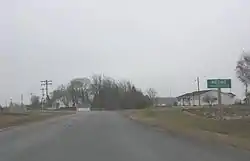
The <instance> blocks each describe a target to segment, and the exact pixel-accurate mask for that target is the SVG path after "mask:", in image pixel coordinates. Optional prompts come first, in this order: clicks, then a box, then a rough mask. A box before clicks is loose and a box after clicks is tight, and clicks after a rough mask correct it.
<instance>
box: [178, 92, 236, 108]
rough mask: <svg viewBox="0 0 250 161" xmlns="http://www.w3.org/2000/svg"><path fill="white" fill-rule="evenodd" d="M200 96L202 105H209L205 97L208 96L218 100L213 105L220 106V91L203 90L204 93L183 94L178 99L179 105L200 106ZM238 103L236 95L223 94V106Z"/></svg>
mask: <svg viewBox="0 0 250 161" xmlns="http://www.w3.org/2000/svg"><path fill="white" fill-rule="evenodd" d="M199 95H200V102H201V105H209V103H207V102H205V101H204V97H206V96H207V95H208V96H210V97H214V98H216V100H215V101H214V102H213V103H212V104H213V105H216V104H218V91H217V90H202V91H199V92H198V91H195V92H191V93H186V94H183V95H181V96H179V97H177V100H178V105H181V106H194V105H196V106H198V105H199ZM235 101H236V98H235V94H233V93H226V92H221V104H223V105H232V104H234V103H235Z"/></svg>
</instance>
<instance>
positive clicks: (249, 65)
mask: <svg viewBox="0 0 250 161" xmlns="http://www.w3.org/2000/svg"><path fill="white" fill-rule="evenodd" d="M236 75H237V77H238V79H239V80H240V82H242V84H243V85H244V86H245V96H246V99H245V100H246V103H247V104H249V98H248V85H249V84H250V53H245V52H243V53H242V55H241V57H240V59H239V60H238V61H237V64H236Z"/></svg>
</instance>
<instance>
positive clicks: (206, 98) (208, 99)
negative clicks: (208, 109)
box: [202, 94, 217, 106]
mask: <svg viewBox="0 0 250 161" xmlns="http://www.w3.org/2000/svg"><path fill="white" fill-rule="evenodd" d="M202 100H203V102H206V103H208V104H209V106H212V104H213V103H214V102H215V101H217V97H215V96H212V95H209V94H206V95H205V96H204V97H203V99H202Z"/></svg>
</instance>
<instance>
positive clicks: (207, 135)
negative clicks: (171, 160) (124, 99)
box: [130, 108, 250, 150]
mask: <svg viewBox="0 0 250 161" xmlns="http://www.w3.org/2000/svg"><path fill="white" fill-rule="evenodd" d="M130 115H131V117H132V118H133V119H136V120H138V121H142V122H145V123H148V124H151V125H154V126H157V127H160V128H162V129H166V130H170V131H172V132H177V133H180V134H185V135H189V136H194V137H198V138H200V139H205V140H216V141H223V142H225V143H228V144H230V145H233V146H239V147H243V148H247V149H249V150H250V119H238V120H215V119H208V118H205V117H200V116H196V115H194V116H191V115H188V114H185V113H184V112H183V111H182V110H181V109H173V108H172V109H170V108H168V109H150V108H148V109H145V110H137V111H133V112H131V114H130Z"/></svg>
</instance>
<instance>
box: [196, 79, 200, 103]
mask: <svg viewBox="0 0 250 161" xmlns="http://www.w3.org/2000/svg"><path fill="white" fill-rule="evenodd" d="M197 90H198V97H199V98H198V99H199V106H201V96H200V78H199V77H197Z"/></svg>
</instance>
